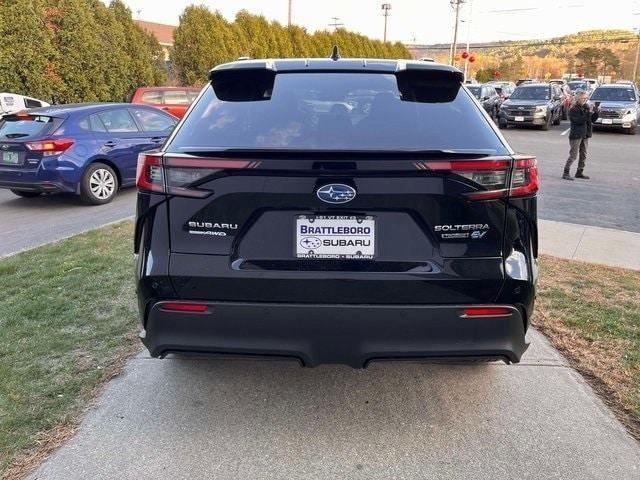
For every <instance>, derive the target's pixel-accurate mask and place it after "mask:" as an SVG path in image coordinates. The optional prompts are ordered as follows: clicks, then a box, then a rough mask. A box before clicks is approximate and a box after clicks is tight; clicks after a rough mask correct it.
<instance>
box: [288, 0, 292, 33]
mask: <svg viewBox="0 0 640 480" xmlns="http://www.w3.org/2000/svg"><path fill="white" fill-rule="evenodd" d="M292 3H293V0H289V13H288V15H287V26H289V27H290V26H291V4H292Z"/></svg>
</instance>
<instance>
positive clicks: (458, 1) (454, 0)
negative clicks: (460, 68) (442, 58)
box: [449, 0, 465, 65]
mask: <svg viewBox="0 0 640 480" xmlns="http://www.w3.org/2000/svg"><path fill="white" fill-rule="evenodd" d="M464 2H465V0H450V3H451V6H452V7H453V8H454V9H455V11H456V20H455V24H454V26H453V42H451V49H450V50H449V65H453V58H454V57H455V54H456V50H457V49H458V21H459V19H460V5H462V4H463V3H464Z"/></svg>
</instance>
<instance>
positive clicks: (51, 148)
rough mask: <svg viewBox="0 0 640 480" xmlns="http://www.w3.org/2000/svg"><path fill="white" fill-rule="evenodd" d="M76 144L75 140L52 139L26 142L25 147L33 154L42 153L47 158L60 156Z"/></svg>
mask: <svg viewBox="0 0 640 480" xmlns="http://www.w3.org/2000/svg"><path fill="white" fill-rule="evenodd" d="M74 143H75V140H72V139H71V138H50V139H46V140H38V141H36V142H26V143H25V144H24V146H25V147H27V150H29V151H31V152H42V154H43V155H45V156H46V155H58V154H60V153H62V152H64V151H65V150H68V149H69V148H70V147H71V146H72V145H73V144H74Z"/></svg>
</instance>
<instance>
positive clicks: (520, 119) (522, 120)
mask: <svg viewBox="0 0 640 480" xmlns="http://www.w3.org/2000/svg"><path fill="white" fill-rule="evenodd" d="M515 120H516V122H524V117H516V118H515Z"/></svg>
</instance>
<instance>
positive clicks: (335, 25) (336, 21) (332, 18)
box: [329, 17, 344, 32]
mask: <svg viewBox="0 0 640 480" xmlns="http://www.w3.org/2000/svg"><path fill="white" fill-rule="evenodd" d="M331 20H333V23H330V24H329V26H330V27H333V31H334V32H335V31H336V30H338V27H343V26H344V23H340V22H338V20H340V17H331Z"/></svg>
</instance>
